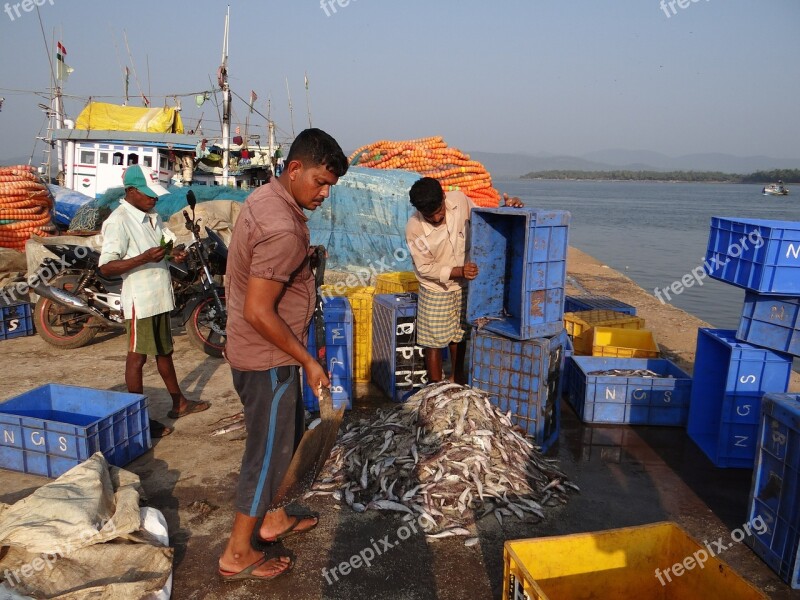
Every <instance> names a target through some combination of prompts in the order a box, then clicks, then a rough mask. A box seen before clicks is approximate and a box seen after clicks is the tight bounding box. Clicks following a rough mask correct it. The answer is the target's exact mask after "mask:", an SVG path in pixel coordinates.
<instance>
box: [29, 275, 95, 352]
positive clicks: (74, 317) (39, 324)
mask: <svg viewBox="0 0 800 600" xmlns="http://www.w3.org/2000/svg"><path fill="white" fill-rule="evenodd" d="M78 280H79V277H78V276H77V275H70V274H65V275H59V276H58V277H56V278H55V279H54V280H53V282H52V285H53V286H54V287H58V288H61V289H63V290H66V291H68V292H71V291H73V290H74V289H75V288H76V287H77V286H78ZM33 320H34V323H36V331H37V333H38V334H39V337H41V338H42V339H43V340H44V341H45V342H47V343H48V344H50V345H51V346H55V347H56V348H61V349H62V350H72V349H74V348H81V347H83V346H85V345H86V344H88V343H89V342H91V341H92V340H93V339H94V337H95V336H96V335H97V332H98V331H99V328H98V327H91V326H89V322H90V321H91V320H92V316H91V315H87V314H85V313H82V312H78V311H74V310H71V309H70V308H68V307H66V306H61V305H60V304H56V303H55V302H53V301H52V300H50V299H49V298H44V297H40V298H39V301H38V302H37V303H36V307H35V308H34V312H33Z"/></svg>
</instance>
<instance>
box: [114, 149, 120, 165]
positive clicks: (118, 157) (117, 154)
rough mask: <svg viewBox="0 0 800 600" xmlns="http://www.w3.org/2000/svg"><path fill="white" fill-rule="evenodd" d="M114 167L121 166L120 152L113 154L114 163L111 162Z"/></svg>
mask: <svg viewBox="0 0 800 600" xmlns="http://www.w3.org/2000/svg"><path fill="white" fill-rule="evenodd" d="M112 164H114V165H121V164H122V152H114V161H113V162H112Z"/></svg>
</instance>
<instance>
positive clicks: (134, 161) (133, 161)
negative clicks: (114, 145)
mask: <svg viewBox="0 0 800 600" xmlns="http://www.w3.org/2000/svg"><path fill="white" fill-rule="evenodd" d="M138 164H139V155H138V154H128V165H138Z"/></svg>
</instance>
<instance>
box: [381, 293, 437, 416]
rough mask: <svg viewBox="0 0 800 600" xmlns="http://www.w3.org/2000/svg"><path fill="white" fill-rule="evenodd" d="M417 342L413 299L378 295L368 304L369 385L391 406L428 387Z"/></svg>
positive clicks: (410, 295) (410, 296)
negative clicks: (381, 394)
mask: <svg viewBox="0 0 800 600" xmlns="http://www.w3.org/2000/svg"><path fill="white" fill-rule="evenodd" d="M416 340H417V295H416V294H413V293H408V294H378V295H377V296H375V297H374V298H373V304H372V370H371V374H372V382H373V383H374V384H375V385H377V386H378V387H379V388H380V389H381V390H382V391H383V392H384V393H385V394H386V395H387V396H389V398H390V399H391V400H392V401H394V402H402V401H404V400H406V399H407V398H408V397H409V396H411V395H412V394H413V393H414V392H416V391H417V390H419V389H420V388H422V387H423V386H425V384H427V383H428V372H427V370H426V369H425V353H424V350H423V348H422V346H418V345H417V343H416Z"/></svg>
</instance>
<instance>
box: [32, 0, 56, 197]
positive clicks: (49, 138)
mask: <svg viewBox="0 0 800 600" xmlns="http://www.w3.org/2000/svg"><path fill="white" fill-rule="evenodd" d="M36 16H37V18H38V19H39V29H40V30H41V32H42V42H44V50H45V52H46V53H47V62H48V63H49V65H50V82H51V84H52V89H53V96H52V98H51V102H52V107H53V109H54V110H55V113H56V114H55V115H53V114H52V113H51V112H48V114H47V122H48V127H47V128H48V136H47V139H46V140H45V141H46V143H47V144H48V145H49V149H48V150H46V154H47V168H46V177H47V180H48V181H50V175H51V172H50V162H51V160H52V157H51V155H50V152H51V150H52V148H53V146H54V142H53V137H52V118H53V116H55V125H56V127H57V126H59V125H60V124H61V118H62V115H63V113H62V111H61V87H60V86H59V85H58V83H59V82H58V79H57V78H56V72H55V69H54V68H53V57H52V56H50V48H49V47H48V45H47V36H46V35H45V33H44V23H43V22H42V14H41V13H40V12H39V6H38V5H37V6H36ZM53 35H54V36H55V32H54V33H53ZM32 160H33V152H31V158H30V160H29V161H28V163H29V164H30V162H32ZM57 160H58V161H59V164H58V169H59V170H62V169H63V165H62V163H61V160H62V153H61V145H60V144H59V146H58V153H57Z"/></svg>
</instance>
